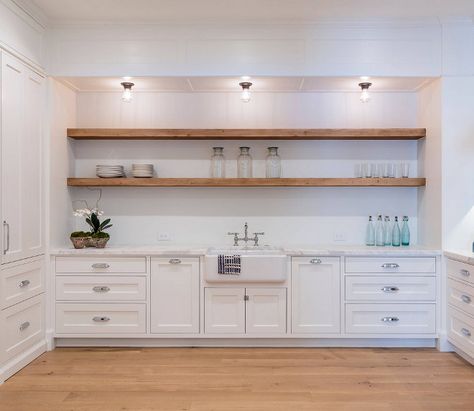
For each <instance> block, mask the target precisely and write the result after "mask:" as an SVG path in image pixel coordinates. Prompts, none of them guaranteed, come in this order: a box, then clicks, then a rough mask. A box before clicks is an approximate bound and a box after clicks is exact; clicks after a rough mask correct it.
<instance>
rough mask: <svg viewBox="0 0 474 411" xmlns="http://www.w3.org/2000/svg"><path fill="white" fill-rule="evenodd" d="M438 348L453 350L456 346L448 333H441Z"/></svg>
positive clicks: (446, 350) (444, 350)
mask: <svg viewBox="0 0 474 411" xmlns="http://www.w3.org/2000/svg"><path fill="white" fill-rule="evenodd" d="M436 348H438V350H439V351H441V352H453V351H455V349H454V346H453V345H452V344H451V343H450V342H449V341H448V336H447V334H446V333H441V332H440V333H439V338H438V341H437V344H436Z"/></svg>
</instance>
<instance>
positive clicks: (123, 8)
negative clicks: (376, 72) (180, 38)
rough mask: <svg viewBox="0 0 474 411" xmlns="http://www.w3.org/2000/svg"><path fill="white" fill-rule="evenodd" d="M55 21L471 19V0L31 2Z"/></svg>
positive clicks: (267, 21)
mask: <svg viewBox="0 0 474 411" xmlns="http://www.w3.org/2000/svg"><path fill="white" fill-rule="evenodd" d="M32 1H33V3H34V4H35V5H36V6H38V7H39V8H40V9H41V10H42V11H43V12H44V14H46V16H48V17H49V18H50V19H51V20H53V21H57V22H73V21H81V22H84V21H89V22H94V21H109V22H132V21H133V22H158V21H159V22H165V21H166V22H196V23H198V22H204V21H206V22H208V21H212V22H246V21H257V22H266V23H274V22H279V21H280V22H281V21H295V22H301V21H315V20H318V19H373V18H386V19H419V18H443V17H453V16H456V17H460V16H469V17H472V16H474V1H473V0H357V1H356V0H238V1H236V0H32Z"/></svg>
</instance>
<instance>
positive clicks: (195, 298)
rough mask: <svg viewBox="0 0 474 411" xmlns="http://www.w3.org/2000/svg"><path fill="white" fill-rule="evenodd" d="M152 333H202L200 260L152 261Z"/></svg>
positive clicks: (167, 259) (166, 259)
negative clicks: (200, 320)
mask: <svg viewBox="0 0 474 411" xmlns="http://www.w3.org/2000/svg"><path fill="white" fill-rule="evenodd" d="M150 298H151V332H152V333H165V334H173V333H180V334H181V333H186V334H196V333H199V258H152V260H151V297H150Z"/></svg>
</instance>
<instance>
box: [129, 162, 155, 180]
mask: <svg viewBox="0 0 474 411" xmlns="http://www.w3.org/2000/svg"><path fill="white" fill-rule="evenodd" d="M132 175H133V177H138V178H151V177H153V164H132Z"/></svg>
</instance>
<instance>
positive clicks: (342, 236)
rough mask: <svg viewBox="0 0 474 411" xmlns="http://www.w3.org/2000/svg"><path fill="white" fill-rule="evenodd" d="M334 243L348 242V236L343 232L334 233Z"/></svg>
mask: <svg viewBox="0 0 474 411" xmlns="http://www.w3.org/2000/svg"><path fill="white" fill-rule="evenodd" d="M334 241H337V242H343V241H346V234H345V233H341V232H336V233H334Z"/></svg>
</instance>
